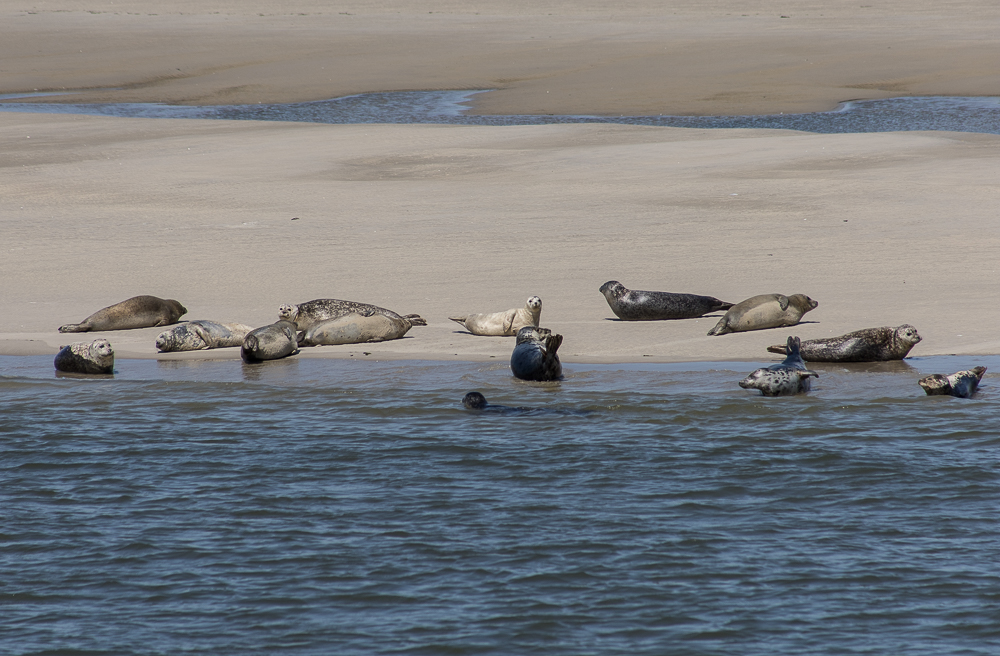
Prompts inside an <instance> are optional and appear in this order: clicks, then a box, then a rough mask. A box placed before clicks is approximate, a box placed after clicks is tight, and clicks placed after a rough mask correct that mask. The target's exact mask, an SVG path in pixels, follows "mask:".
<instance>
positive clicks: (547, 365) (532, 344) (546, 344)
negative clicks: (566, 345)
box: [510, 326, 563, 381]
mask: <svg viewBox="0 0 1000 656" xmlns="http://www.w3.org/2000/svg"><path fill="white" fill-rule="evenodd" d="M562 340H563V337H562V335H553V334H552V331H551V330H549V329H548V328H536V327H534V326H525V327H524V328H522V329H521V330H519V331H517V342H516V343H515V346H514V352H513V353H511V354H510V370H511V372H513V374H514V376H515V377H517V378H520V379H521V380H535V381H545V380H559V379H560V378H562V363H561V362H559V356H558V355H557V354H556V351H558V350H559V346H560V345H561V344H562Z"/></svg>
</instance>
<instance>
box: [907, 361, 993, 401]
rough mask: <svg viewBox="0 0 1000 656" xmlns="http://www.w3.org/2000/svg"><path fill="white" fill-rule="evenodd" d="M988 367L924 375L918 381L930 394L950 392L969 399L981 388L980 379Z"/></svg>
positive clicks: (952, 394)
mask: <svg viewBox="0 0 1000 656" xmlns="http://www.w3.org/2000/svg"><path fill="white" fill-rule="evenodd" d="M985 373H986V367H973V368H972V369H966V370H965V371H958V372H956V373H953V374H951V375H950V376H944V375H942V374H931V375H930V376H924V377H923V378H921V379H920V380H919V381H917V382H918V383H919V384H920V386H921V387H923V388H924V391H925V392H927V395H928V396H936V395H938V394H942V395H943V394H950V395H951V396H957V397H958V398H960V399H967V398H969V397H970V396H972V395H973V394H975V393H976V390H977V389H979V381H981V380H982V379H983V374H985Z"/></svg>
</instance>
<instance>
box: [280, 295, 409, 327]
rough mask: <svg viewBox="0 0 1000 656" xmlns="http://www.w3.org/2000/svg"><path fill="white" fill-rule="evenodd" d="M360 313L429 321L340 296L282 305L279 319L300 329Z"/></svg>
mask: <svg viewBox="0 0 1000 656" xmlns="http://www.w3.org/2000/svg"><path fill="white" fill-rule="evenodd" d="M352 313H353V314H360V315H361V316H363V317H370V316H373V315H376V314H381V315H384V316H387V317H389V318H390V319H409V321H410V325H412V326H426V325H427V322H426V321H424V320H423V319H422V318H420V315H418V314H407V315H402V316H401V315H398V314H396V313H395V312H393V311H392V310H387V309H385V308H383V307H379V306H377V305H372V304H370V303H357V302H355V301H342V300H340V299H339V298H317V299H316V300H314V301H307V302H305V303H299V304H298V305H282V306H281V307H280V308H278V319H279V320H280V321H291V322H292V323H293V324H295V326H296V328H298V329H299V330H309V329H310V328H312V327H313V326H315V325H316V324H318V323H320V322H321V321H329V320H330V319H339V318H340V317H342V316H344V315H347V314H352Z"/></svg>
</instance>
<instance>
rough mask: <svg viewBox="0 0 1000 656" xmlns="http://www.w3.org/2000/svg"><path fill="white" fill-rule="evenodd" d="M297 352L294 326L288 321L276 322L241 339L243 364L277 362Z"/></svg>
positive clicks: (252, 331) (256, 329) (254, 330)
mask: <svg viewBox="0 0 1000 656" xmlns="http://www.w3.org/2000/svg"><path fill="white" fill-rule="evenodd" d="M298 352H299V349H298V343H297V342H296V340H295V324H294V323H292V322H290V321H276V322H275V323H272V324H269V325H267V326H261V327H260V328H254V329H253V330H251V331H250V332H249V333H247V335H246V337H244V338H243V347H242V348H241V349H240V357H241V358H243V361H244V362H247V363H250V364H254V363H256V362H263V361H264V360H278V359H280V358H284V357H287V356H289V355H295V354H296V353H298Z"/></svg>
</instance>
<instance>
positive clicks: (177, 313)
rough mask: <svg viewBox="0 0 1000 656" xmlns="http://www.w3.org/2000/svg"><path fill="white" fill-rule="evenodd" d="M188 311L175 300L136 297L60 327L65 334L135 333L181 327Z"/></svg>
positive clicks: (60, 330)
mask: <svg viewBox="0 0 1000 656" xmlns="http://www.w3.org/2000/svg"><path fill="white" fill-rule="evenodd" d="M186 313H187V308H185V307H184V306H183V305H181V304H180V303H178V302H177V301H175V300H173V299H162V298H158V297H156V296H133V297H132V298H130V299H127V300H124V301H122V302H121V303H115V304H114V305H109V306H108V307H106V308H103V309H100V310H98V311H97V312H95V313H93V314H92V315H90V316H89V317H87V318H86V319H84V320H83V321H82V322H80V323H68V324H66V325H65V326H59V332H61V333H85V332H88V331H96V330H133V329H135V328H150V327H153V326H168V325H170V324H172V323H177V320H178V319H180V318H181V316H182V315H184V314H186Z"/></svg>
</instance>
